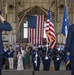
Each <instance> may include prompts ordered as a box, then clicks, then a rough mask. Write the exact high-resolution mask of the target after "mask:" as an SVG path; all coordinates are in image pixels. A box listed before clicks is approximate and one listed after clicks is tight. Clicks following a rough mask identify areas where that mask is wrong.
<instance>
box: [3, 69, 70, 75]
mask: <svg viewBox="0 0 74 75" xmlns="http://www.w3.org/2000/svg"><path fill="white" fill-rule="evenodd" d="M2 75H71V71H17V70H3V71H2Z"/></svg>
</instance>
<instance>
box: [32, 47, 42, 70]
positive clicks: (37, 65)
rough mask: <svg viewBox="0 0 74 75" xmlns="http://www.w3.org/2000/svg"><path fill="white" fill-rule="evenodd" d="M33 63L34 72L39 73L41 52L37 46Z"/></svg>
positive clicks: (33, 52) (33, 53)
mask: <svg viewBox="0 0 74 75" xmlns="http://www.w3.org/2000/svg"><path fill="white" fill-rule="evenodd" d="M31 55H32V62H33V69H34V71H39V68H40V56H41V54H40V50H38V47H37V46H36V47H35V49H34V50H33V51H32V54H31Z"/></svg>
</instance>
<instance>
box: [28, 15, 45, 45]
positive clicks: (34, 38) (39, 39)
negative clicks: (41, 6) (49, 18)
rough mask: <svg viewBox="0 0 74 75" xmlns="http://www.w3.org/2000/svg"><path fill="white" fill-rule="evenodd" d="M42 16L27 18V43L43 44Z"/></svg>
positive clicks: (43, 17) (43, 18)
mask: <svg viewBox="0 0 74 75" xmlns="http://www.w3.org/2000/svg"><path fill="white" fill-rule="evenodd" d="M44 20H45V16H44V15H39V16H29V17H28V42H30V43H32V44H43V32H44Z"/></svg>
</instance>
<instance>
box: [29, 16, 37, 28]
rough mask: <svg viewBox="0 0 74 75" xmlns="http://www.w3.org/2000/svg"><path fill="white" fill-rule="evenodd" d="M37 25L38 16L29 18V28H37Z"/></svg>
mask: <svg viewBox="0 0 74 75" xmlns="http://www.w3.org/2000/svg"><path fill="white" fill-rule="evenodd" d="M36 25H37V16H28V27H29V28H36Z"/></svg>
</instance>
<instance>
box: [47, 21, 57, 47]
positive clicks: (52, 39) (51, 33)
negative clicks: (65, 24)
mask: <svg viewBox="0 0 74 75" xmlns="http://www.w3.org/2000/svg"><path fill="white" fill-rule="evenodd" d="M46 35H47V42H49V43H50V47H51V48H54V46H55V43H56V35H55V30H54V24H53V23H52V22H50V21H49V20H47V22H46Z"/></svg>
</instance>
